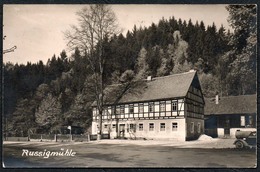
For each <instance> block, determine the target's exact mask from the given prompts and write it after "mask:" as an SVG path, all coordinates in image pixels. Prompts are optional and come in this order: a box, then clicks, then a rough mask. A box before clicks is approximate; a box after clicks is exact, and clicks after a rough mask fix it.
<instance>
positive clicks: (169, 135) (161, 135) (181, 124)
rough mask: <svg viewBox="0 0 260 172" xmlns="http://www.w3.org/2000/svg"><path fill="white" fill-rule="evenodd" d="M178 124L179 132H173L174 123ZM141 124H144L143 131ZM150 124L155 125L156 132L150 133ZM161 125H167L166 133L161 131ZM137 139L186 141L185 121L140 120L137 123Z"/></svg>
mask: <svg viewBox="0 0 260 172" xmlns="http://www.w3.org/2000/svg"><path fill="white" fill-rule="evenodd" d="M173 122H177V123H178V129H177V131H172V123H173ZM139 123H142V124H143V126H144V128H143V131H139V125H138V124H139ZM149 123H154V131H149ZM160 123H165V131H160ZM136 124H137V125H136V127H137V128H136V134H135V135H136V137H144V138H147V139H176V140H182V141H185V134H186V132H185V128H186V127H185V120H184V119H167V120H164V119H162V120H138V121H136Z"/></svg>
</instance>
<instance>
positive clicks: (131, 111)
mask: <svg viewBox="0 0 260 172" xmlns="http://www.w3.org/2000/svg"><path fill="white" fill-rule="evenodd" d="M129 113H134V105H133V104H130V105H129Z"/></svg>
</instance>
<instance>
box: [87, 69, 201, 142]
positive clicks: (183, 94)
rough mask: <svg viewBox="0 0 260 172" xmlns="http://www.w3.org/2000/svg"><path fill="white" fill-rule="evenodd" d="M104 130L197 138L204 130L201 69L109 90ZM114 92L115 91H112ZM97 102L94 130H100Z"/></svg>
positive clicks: (141, 135)
mask: <svg viewBox="0 0 260 172" xmlns="http://www.w3.org/2000/svg"><path fill="white" fill-rule="evenodd" d="M104 93H105V96H104V97H105V98H104V99H105V107H104V111H103V114H102V121H103V122H102V128H103V129H102V131H103V132H102V133H103V134H109V135H110V138H116V137H124V138H133V139H136V138H146V139H177V140H182V141H186V140H194V139H197V138H198V137H199V136H200V135H201V134H203V133H204V104H205V103H204V98H203V95H202V91H201V86H200V82H199V78H198V75H197V72H196V71H194V70H191V71H189V72H185V73H181V74H174V75H169V76H164V77H156V78H151V77H148V78H147V80H143V81H138V82H135V83H132V84H130V86H129V85H127V86H123V85H111V86H108V87H107V88H106V89H105V90H104ZM110 93H112V94H114V95H111V94H110ZM99 119H100V117H99V115H98V112H97V108H96V106H95V102H94V103H93V122H92V134H97V133H98V131H99Z"/></svg>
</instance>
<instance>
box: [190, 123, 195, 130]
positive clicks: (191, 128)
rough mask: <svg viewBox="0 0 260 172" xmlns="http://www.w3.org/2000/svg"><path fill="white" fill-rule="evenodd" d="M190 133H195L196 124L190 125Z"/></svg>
mask: <svg viewBox="0 0 260 172" xmlns="http://www.w3.org/2000/svg"><path fill="white" fill-rule="evenodd" d="M190 132H191V133H194V122H191V123H190Z"/></svg>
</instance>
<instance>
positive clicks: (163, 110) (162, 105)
mask: <svg viewBox="0 0 260 172" xmlns="http://www.w3.org/2000/svg"><path fill="white" fill-rule="evenodd" d="M160 111H161V112H165V102H160Z"/></svg>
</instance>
